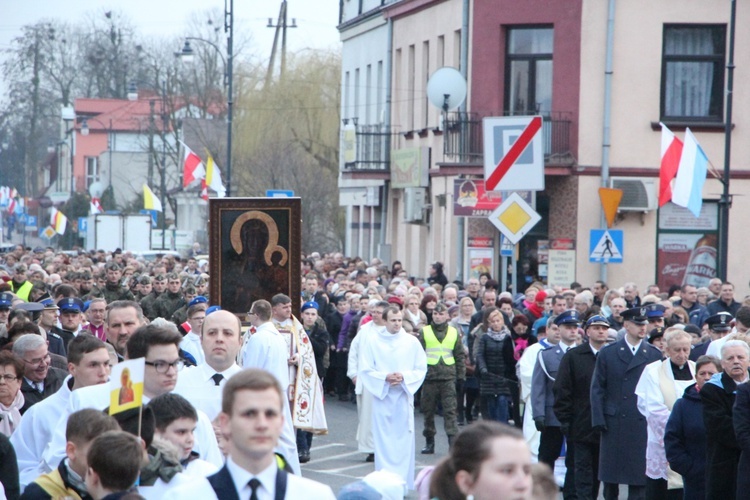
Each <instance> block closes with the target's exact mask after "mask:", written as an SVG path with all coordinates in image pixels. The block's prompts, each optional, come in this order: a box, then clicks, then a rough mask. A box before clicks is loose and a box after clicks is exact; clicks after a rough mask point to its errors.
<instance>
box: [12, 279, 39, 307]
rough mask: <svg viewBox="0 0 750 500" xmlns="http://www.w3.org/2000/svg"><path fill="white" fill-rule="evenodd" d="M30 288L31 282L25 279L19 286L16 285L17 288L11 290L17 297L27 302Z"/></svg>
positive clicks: (32, 286) (31, 286)
mask: <svg viewBox="0 0 750 500" xmlns="http://www.w3.org/2000/svg"><path fill="white" fill-rule="evenodd" d="M10 287H11V288H14V286H13V282H11V285H10ZM32 288H34V285H32V284H31V281H28V280H26V281H24V282H23V284H22V285H21V286H19V287H18V290H13V292H14V293H15V294H16V295H18V298H19V299H23V300H25V301H26V302H28V301H29V294H30V293H31V289H32Z"/></svg>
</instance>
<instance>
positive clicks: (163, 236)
mask: <svg viewBox="0 0 750 500" xmlns="http://www.w3.org/2000/svg"><path fill="white" fill-rule="evenodd" d="M168 125H169V124H168V116H167V80H166V78H165V79H164V82H163V83H162V94H161V248H162V250H164V249H165V248H166V245H165V241H166V237H167V179H166V177H167V126H168Z"/></svg>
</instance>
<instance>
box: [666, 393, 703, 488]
mask: <svg viewBox="0 0 750 500" xmlns="http://www.w3.org/2000/svg"><path fill="white" fill-rule="evenodd" d="M664 448H665V450H666V452H667V461H668V462H669V466H670V467H671V468H672V470H673V471H675V472H676V473H678V474H680V475H681V476H682V482H683V484H684V485H685V488H684V490H685V494H684V497H683V498H684V500H704V499H705V498H706V426H705V424H704V423H703V404H702V403H701V397H700V395H699V394H698V391H697V390H696V389H695V384H693V385H691V386H690V387H688V388H687V389H685V393H684V394H683V396H682V397H681V398H680V399H678V400H677V401H676V402H675V404H674V407H673V408H672V413H671V414H670V415H669V420H668V421H667V428H666V431H665V432H664Z"/></svg>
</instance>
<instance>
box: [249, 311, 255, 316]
mask: <svg viewBox="0 0 750 500" xmlns="http://www.w3.org/2000/svg"><path fill="white" fill-rule="evenodd" d="M247 315H248V316H257V314H255V313H254V312H252V311H248V312H247Z"/></svg>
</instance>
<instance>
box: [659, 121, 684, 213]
mask: <svg viewBox="0 0 750 500" xmlns="http://www.w3.org/2000/svg"><path fill="white" fill-rule="evenodd" d="M659 125H661V167H660V168H659V206H660V207H662V206H664V205H665V204H666V203H667V202H668V201H670V200H671V199H672V179H674V178H675V177H676V176H677V169H678V167H679V166H680V157H681V156H682V141H681V140H679V139H678V138H677V137H676V136H675V135H674V134H673V133H672V131H671V130H669V129H668V128H667V126H666V125H664V124H663V123H660V124H659Z"/></svg>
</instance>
